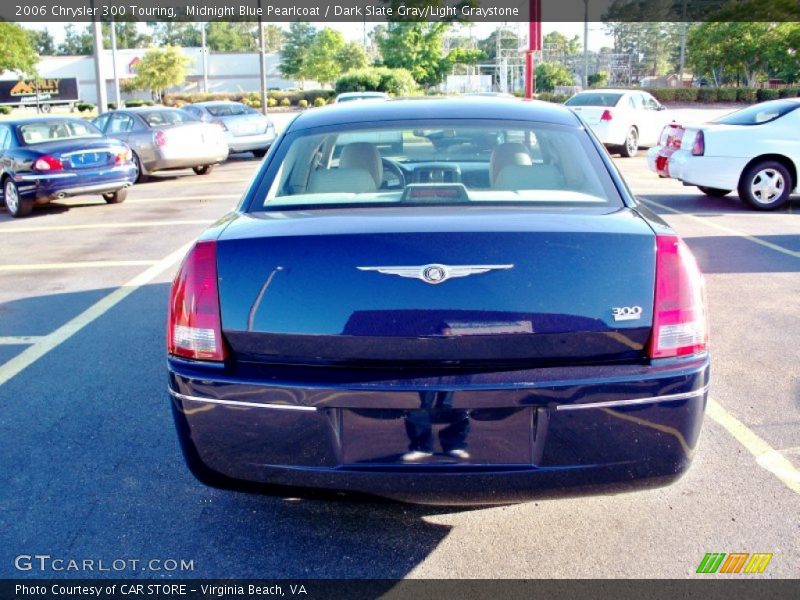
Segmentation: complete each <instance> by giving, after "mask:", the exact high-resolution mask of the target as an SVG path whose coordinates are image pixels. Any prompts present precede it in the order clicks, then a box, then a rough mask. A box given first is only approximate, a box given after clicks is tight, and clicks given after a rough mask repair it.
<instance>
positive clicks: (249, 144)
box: [225, 130, 275, 153]
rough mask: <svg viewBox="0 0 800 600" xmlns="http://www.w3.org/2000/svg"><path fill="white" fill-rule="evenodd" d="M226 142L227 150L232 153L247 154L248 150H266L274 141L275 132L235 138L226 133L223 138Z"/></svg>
mask: <svg viewBox="0 0 800 600" xmlns="http://www.w3.org/2000/svg"><path fill="white" fill-rule="evenodd" d="M225 140H226V141H227V142H228V148H229V149H230V151H231V152H232V153H233V152H249V151H250V150H266V149H267V148H269V147H270V146H271V145H272V142H274V141H275V132H274V130H270V131H269V133H260V134H258V135H240V136H235V135H233V134H231V133H228V134H227V135H226V136H225Z"/></svg>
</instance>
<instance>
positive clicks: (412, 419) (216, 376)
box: [167, 98, 709, 504]
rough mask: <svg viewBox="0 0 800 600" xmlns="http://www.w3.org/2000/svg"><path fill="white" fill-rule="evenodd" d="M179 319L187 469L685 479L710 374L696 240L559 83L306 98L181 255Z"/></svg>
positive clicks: (480, 494) (441, 494)
mask: <svg viewBox="0 0 800 600" xmlns="http://www.w3.org/2000/svg"><path fill="white" fill-rule="evenodd" d="M387 140H388V141H387ZM398 140H402V142H401V143H399V144H398V143H397V141H398ZM167 337H168V340H167V343H168V353H169V360H168V364H169V393H170V395H171V399H172V406H173V409H174V416H175V421H176V424H177V430H178V434H179V436H180V440H181V443H182V447H183V451H184V454H185V457H186V459H187V462H188V464H189V467H190V468H191V469H192V471H193V472H194V474H195V475H196V476H197V477H198V478H199V479H200V480H201V481H203V482H205V483H208V484H210V485H215V486H221V487H228V488H234V489H250V490H255V491H265V492H269V493H281V494H283V493H297V488H316V489H325V490H338V491H350V492H359V493H368V494H377V495H380V496H384V497H389V498H395V499H400V500H406V501H412V502H426V503H451V504H459V503H460V504H477V503H498V502H514V501H520V500H525V499H530V498H535V497H542V496H548V495H571V494H584V493H599V492H609V491H611V492H613V491H622V490H625V489H631V488H636V487H652V486H657V485H663V484H666V483H669V482H671V481H674V480H675V479H677V478H678V477H679V476H680V475H681V474H682V473H683V472H684V471H685V470H686V469H687V468H688V466H689V464H690V462H691V459H692V456H693V454H694V452H695V448H696V445H697V442H698V435H699V432H700V426H701V422H702V418H703V411H704V407H705V402H706V397H707V393H708V377H709V356H708V346H707V343H708V335H707V324H706V312H705V305H704V293H703V280H702V276H701V274H700V272H699V270H698V268H697V265H696V263H695V260H694V258H693V257H692V255H691V253H690V252H689V250H688V249H687V247H686V246H685V245H684V243H683V242H682V241H681V240H680V239H679V238H678V237H677V236H676V235H675V233H674V232H673V231H671V230H670V229H669V228H668V227H667V226H666V225H665V223H664V222H662V221H661V220H660V219H659V218H658V217H657V216H655V215H654V214H652V213H651V212H649V211H648V210H647V209H646V208H645V207H643V206H642V205H641V204H639V203H638V202H637V201H636V199H635V198H634V197H633V196H632V195H631V193H630V191H629V190H628V188H627V187H626V185H625V183H624V182H623V180H622V178H621V177H620V175H619V173H618V172H617V170H616V168H615V167H614V165H613V163H612V162H611V160H610V159H609V157H608V155H607V154H606V152H605V150H603V148H602V146H600V144H599V143H598V142H597V140H596V139H594V138H593V137H592V135H591V134H590V133H589V131H588V130H587V129H586V128H585V127H584V126H583V125H582V123H581V122H580V120H579V119H578V117H576V116H575V115H574V114H573V113H572V112H570V111H569V110H568V109H566V108H563V107H559V106H555V105H549V104H544V103H537V102H534V103H524V102H519V101H516V100H501V99H496V98H491V99H489V98H469V99H467V98H462V99H458V100H412V101H388V102H376V103H358V104H357V105H356V104H350V105H348V104H343V105H339V106H332V107H328V108H323V109H319V110H314V111H309V112H306V113H303V114H302V115H301V116H299V117H298V118H296V119H295V120H294V121H293V122H292V123H291V124H290V125H289V126H288V128H287V129H286V131H285V132H284V133H283V134H282V135H281V136H280V137H279V138H278V140H276V143H275V144H274V146H273V148H272V150H271V151H270V153H269V154H268V156H267V158H266V159H265V161H264V164H263V166H262V167H261V170H260V171H259V173H258V175H256V177H255V179H254V180H253V182H252V184H251V186H250V188H249V190H248V191H247V193H246V194H245V197H244V199H243V200H242V203H241V205H240V206H239V208H238V210H236V211H235V212H233V213H231V214H230V215H228V216H226V217H225V218H223V219H222V220H220V221H219V222H218V223H217V224H216V225H215V226H213V227H212V228H211V229H209V230H208V231H206V232H205V233H204V234H203V235H202V236H201V238H200V239H199V240H198V242H197V243H196V245H195V246H194V248H193V249H192V250H191V252H190V253H189V255H188V256H187V257H186V259H185V260H184V263H183V265H182V267H181V269H180V272H179V273H178V275H177V277H176V278H175V281H174V283H173V286H172V291H171V298H170V307H169V319H168V334H167Z"/></svg>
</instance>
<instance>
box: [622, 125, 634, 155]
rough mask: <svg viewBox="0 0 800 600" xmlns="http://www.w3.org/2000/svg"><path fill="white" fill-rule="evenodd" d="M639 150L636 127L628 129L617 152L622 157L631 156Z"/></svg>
mask: <svg viewBox="0 0 800 600" xmlns="http://www.w3.org/2000/svg"><path fill="white" fill-rule="evenodd" d="M637 152H639V132H638V131H637V129H636V127H631V128H630V129H629V130H628V135H627V136H626V137H625V143H624V144H623V145H622V146H620V149H619V153H620V155H621V156H622V157H623V158H633V157H634V156H636V153H637Z"/></svg>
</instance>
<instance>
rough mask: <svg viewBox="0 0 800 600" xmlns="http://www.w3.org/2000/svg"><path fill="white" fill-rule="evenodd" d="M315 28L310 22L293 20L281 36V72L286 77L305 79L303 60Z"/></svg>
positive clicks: (312, 39)
mask: <svg viewBox="0 0 800 600" xmlns="http://www.w3.org/2000/svg"><path fill="white" fill-rule="evenodd" d="M316 33H317V30H316V29H315V28H314V26H313V25H311V24H310V23H303V22H301V21H295V22H293V23H291V24H290V25H289V30H288V31H287V32H286V34H285V35H284V36H283V46H282V47H281V67H280V69H281V74H282V75H283V76H284V77H286V78H287V79H299V80H300V81H301V84H302V81H303V80H304V79H305V74H304V70H303V62H304V59H305V56H306V52H307V50H308V48H309V46H311V44H312V42H313V41H314V36H315V35H316Z"/></svg>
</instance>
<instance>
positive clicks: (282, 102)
mask: <svg viewBox="0 0 800 600" xmlns="http://www.w3.org/2000/svg"><path fill="white" fill-rule="evenodd" d="M280 104H281V106H291V105H292V101H291V100H289V99H288V98H284V99H283V100H281V103H280Z"/></svg>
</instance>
